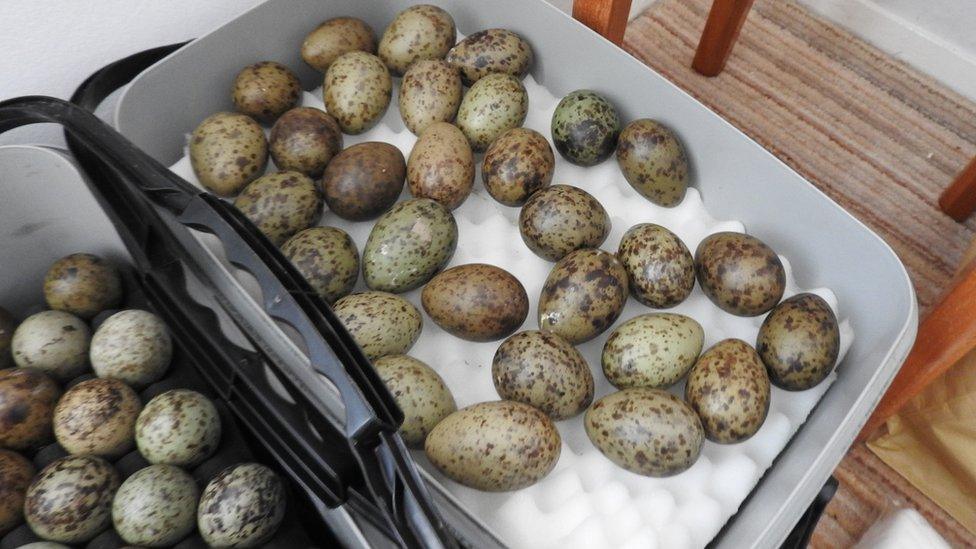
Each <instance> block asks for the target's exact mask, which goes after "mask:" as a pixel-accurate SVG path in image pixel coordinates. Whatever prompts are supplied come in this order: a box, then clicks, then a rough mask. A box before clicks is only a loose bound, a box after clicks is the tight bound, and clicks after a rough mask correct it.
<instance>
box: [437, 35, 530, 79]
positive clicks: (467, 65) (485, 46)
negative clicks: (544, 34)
mask: <svg viewBox="0 0 976 549" xmlns="http://www.w3.org/2000/svg"><path fill="white" fill-rule="evenodd" d="M445 59H446V60H447V62H448V63H450V64H452V65H454V66H455V67H457V68H458V69H460V70H461V76H462V77H463V78H464V84H465V85H466V86H470V85H472V84H474V83H475V82H477V81H478V80H479V79H480V78H481V77H483V76H485V75H488V74H492V73H502V74H510V75H512V76H515V77H517V78H522V77H523V76H525V73H527V72H529V67H530V66H531V65H532V47H531V46H529V43H528V42H526V41H525V40H524V39H523V38H522V37H521V36H519V35H517V34H515V33H514V32H512V31H510V30H506V29H487V30H483V31H478V32H476V33H474V34H472V35H471V36H468V37H467V38H465V39H464V40H461V41H460V42H458V43H457V45H456V46H454V47H453V48H451V51H449V52H447V57H446V58H445Z"/></svg>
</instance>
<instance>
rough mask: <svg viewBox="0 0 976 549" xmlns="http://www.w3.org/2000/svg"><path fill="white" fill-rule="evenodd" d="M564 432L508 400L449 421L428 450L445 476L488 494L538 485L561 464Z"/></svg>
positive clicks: (433, 433) (530, 409)
mask: <svg viewBox="0 0 976 549" xmlns="http://www.w3.org/2000/svg"><path fill="white" fill-rule="evenodd" d="M560 444H561V442H560V438H559V431H557V430H556V426H555V425H554V424H553V423H552V420H551V419H549V416H547V415H545V414H544V413H542V412H540V411H539V410H537V409H535V408H533V407H531V406H529V405H528V404H522V403H521V402H512V401H509V400H500V401H495V402H482V403H479V404H473V405H471V406H468V407H467V408H463V409H461V410H458V411H457V412H454V413H453V414H451V415H449V416H447V417H446V418H444V420H443V421H441V422H440V423H439V424H438V425H437V427H434V430H433V431H431V433H430V435H428V436H427V443H426V444H425V446H424V449H425V451H426V453H427V458H428V459H430V462H431V463H432V464H433V465H434V467H436V468H437V469H438V470H439V471H440V472H441V473H444V474H445V475H447V476H448V477H449V478H451V479H452V480H454V481H455V482H459V483H461V484H464V485H465V486H469V487H471V488H475V489H478V490H483V491H487V492H507V491H511V490H518V489H521V488H525V487H526V486H531V485H532V484H535V483H536V482H538V481H539V480H540V479H542V478H543V477H545V476H546V475H548V474H549V472H550V471H552V469H553V467H555V465H556V461H557V460H558V459H559V453H560V450H561V446H560Z"/></svg>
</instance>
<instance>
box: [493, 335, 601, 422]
mask: <svg viewBox="0 0 976 549" xmlns="http://www.w3.org/2000/svg"><path fill="white" fill-rule="evenodd" d="M491 378H492V381H493V382H494V384H495V390H496V391H498V396H500V397H501V398H503V399H505V400H515V401H518V402H523V403H525V404H528V405H530V406H534V407H536V408H538V409H539V410H541V411H543V412H544V413H546V414H548V415H549V417H551V418H552V419H554V420H562V419H568V418H571V417H573V416H575V415H578V414H579V413H581V412H582V411H583V410H585V409H586V408H587V406H589V405H590V403H591V402H593V374H592V373H591V372H590V367H589V365H587V364H586V360H585V359H584V358H583V356H582V355H580V353H579V351H577V350H576V348H575V347H573V346H572V345H570V344H569V343H568V342H567V341H566V340H564V339H563V338H561V337H559V336H557V335H555V334H549V333H545V332H539V331H535V330H529V331H525V332H519V333H517V334H515V335H513V336H512V337H510V338H508V339H506V340H505V341H504V342H503V343H502V344H501V345H499V346H498V350H497V351H495V357H494V359H493V360H492V363H491Z"/></svg>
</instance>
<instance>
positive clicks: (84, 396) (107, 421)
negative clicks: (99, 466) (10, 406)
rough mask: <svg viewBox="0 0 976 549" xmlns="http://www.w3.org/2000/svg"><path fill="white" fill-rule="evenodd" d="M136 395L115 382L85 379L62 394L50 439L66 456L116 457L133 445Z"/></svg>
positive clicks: (56, 409) (136, 405) (137, 399)
mask: <svg viewBox="0 0 976 549" xmlns="http://www.w3.org/2000/svg"><path fill="white" fill-rule="evenodd" d="M141 410H142V403H141V402H140V401H139V395H137V394H136V392H135V391H133V390H132V389H130V388H129V386H128V385H126V384H125V383H122V382H121V381H119V380H117V379H89V380H87V381H83V382H81V383H79V384H77V385H75V386H74V387H72V388H70V389H68V390H67V391H65V393H64V396H63V397H61V400H60V401H59V402H58V405H57V407H56V408H55V409H54V436H55V438H57V440H58V443H59V444H60V445H61V446H62V447H63V448H64V449H65V450H67V451H68V453H69V454H78V455H95V456H100V457H105V458H109V459H112V458H117V457H120V456H122V455H123V454H125V453H126V452H128V451H129V450H131V449H132V447H133V446H134V444H135V426H136V418H137V417H138V416H139V412H140V411H141Z"/></svg>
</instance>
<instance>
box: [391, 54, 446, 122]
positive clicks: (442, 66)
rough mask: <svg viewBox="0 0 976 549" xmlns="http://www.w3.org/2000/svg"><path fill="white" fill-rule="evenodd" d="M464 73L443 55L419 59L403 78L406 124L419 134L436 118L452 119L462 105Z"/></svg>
mask: <svg viewBox="0 0 976 549" xmlns="http://www.w3.org/2000/svg"><path fill="white" fill-rule="evenodd" d="M461 91H462V87H461V75H459V74H458V70H457V69H456V68H455V67H453V66H451V65H449V64H448V63H447V62H446V61H442V60H440V59H426V60H423V61H417V62H416V63H414V64H413V65H410V68H409V69H407V72H406V74H404V75H403V80H402V81H401V82H400V94H399V97H398V101H397V103H398V105H399V106H400V116H401V117H402V118H403V124H404V125H405V126H406V127H407V129H408V130H410V131H411V132H413V133H414V134H416V135H420V134H421V133H423V131H424V130H425V129H426V128H427V126H430V125H431V124H433V123H434V122H451V121H453V120H454V117H455V116H456V115H457V111H458V107H460V106H461Z"/></svg>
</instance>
